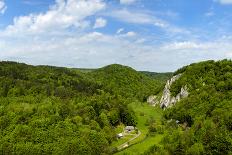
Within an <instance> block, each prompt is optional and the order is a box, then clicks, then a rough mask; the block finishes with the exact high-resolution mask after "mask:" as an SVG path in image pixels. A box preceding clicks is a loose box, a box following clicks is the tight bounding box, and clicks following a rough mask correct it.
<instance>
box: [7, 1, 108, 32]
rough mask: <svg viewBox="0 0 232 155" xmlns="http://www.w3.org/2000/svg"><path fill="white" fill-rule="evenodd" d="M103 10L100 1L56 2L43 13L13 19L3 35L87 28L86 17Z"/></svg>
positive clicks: (102, 3) (102, 4)
mask: <svg viewBox="0 0 232 155" xmlns="http://www.w3.org/2000/svg"><path fill="white" fill-rule="evenodd" d="M104 8H105V3H104V2H103V1H102V0H80V1H79V0H78V1H77V0H67V1H66V0H56V4H55V5H53V6H51V7H50V9H49V10H48V11H47V12H45V13H39V14H30V15H28V16H20V17H16V18H15V19H14V24H13V25H10V26H8V27H7V28H6V31H5V34H9V35H12V34H18V33H23V34H36V33H42V32H45V33H47V32H53V31H58V32H59V31H60V30H64V29H68V28H70V27H76V28H81V27H83V25H84V26H88V21H86V20H85V18H86V17H88V16H91V15H94V14H95V13H96V12H98V11H100V10H102V9H104Z"/></svg>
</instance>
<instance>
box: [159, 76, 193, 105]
mask: <svg viewBox="0 0 232 155" xmlns="http://www.w3.org/2000/svg"><path fill="white" fill-rule="evenodd" d="M180 77H181V74H178V75H176V76H173V77H172V78H171V79H170V80H168V81H167V83H166V85H165V88H164V90H163V95H162V97H161V100H160V107H161V108H162V109H165V108H168V107H171V106H173V105H174V104H176V102H179V101H180V100H181V99H182V98H185V97H188V95H189V93H188V88H187V86H186V85H185V86H184V87H182V88H181V91H180V93H179V94H177V96H176V97H173V96H171V92H170V88H171V85H172V84H173V82H175V81H176V80H178V79H179V78H180Z"/></svg>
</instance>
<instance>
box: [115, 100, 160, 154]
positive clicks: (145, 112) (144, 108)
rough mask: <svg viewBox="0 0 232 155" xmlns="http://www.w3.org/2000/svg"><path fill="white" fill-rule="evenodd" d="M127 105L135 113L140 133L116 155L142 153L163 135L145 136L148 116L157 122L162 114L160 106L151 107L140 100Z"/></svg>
mask: <svg viewBox="0 0 232 155" xmlns="http://www.w3.org/2000/svg"><path fill="white" fill-rule="evenodd" d="M129 106H131V107H132V108H133V110H134V111H135V114H136V116H137V118H138V124H137V127H138V129H139V130H140V131H141V133H142V134H141V135H140V136H139V137H138V138H136V139H135V140H134V141H132V142H130V145H132V146H130V147H128V148H127V149H125V150H122V151H120V152H118V153H116V155H123V154H142V153H143V152H144V151H146V150H147V149H148V148H149V147H151V146H153V145H154V144H158V143H159V142H160V140H161V139H162V137H163V135H159V134H157V135H154V136H147V134H148V126H146V122H147V120H148V119H149V118H154V119H155V120H156V122H159V121H160V119H161V116H162V110H161V109H160V108H157V107H152V106H150V105H148V104H146V103H140V102H135V103H131V104H130V105H129ZM121 144H122V143H121Z"/></svg>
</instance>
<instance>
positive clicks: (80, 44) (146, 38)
mask: <svg viewBox="0 0 232 155" xmlns="http://www.w3.org/2000/svg"><path fill="white" fill-rule="evenodd" d="M104 8H106V3H105V2H104V1H102V0H56V2H55V4H54V5H52V6H51V7H50V8H49V9H48V10H47V11H46V12H43V13H36V14H35V13H34V14H29V15H27V16H20V17H16V18H15V19H14V21H13V24H12V25H10V26H7V27H6V28H5V29H4V30H2V31H0V36H1V37H0V58H1V60H14V61H20V62H26V63H30V64H47V65H57V66H70V67H90V68H96V67H101V66H104V65H108V64H112V63H120V64H125V65H129V66H132V67H134V68H136V69H138V70H151V71H174V70H176V69H177V68H179V67H181V66H183V65H186V64H189V63H191V62H195V61H200V60H206V59H219V58H225V57H229V58H231V56H232V54H231V53H232V45H231V42H232V37H231V36H223V37H222V38H220V39H218V40H215V41H212V42H200V41H196V40H194V39H192V40H191V39H190V38H188V37H186V38H185V39H186V41H178V40H175V41H173V40H172V39H170V37H169V36H168V37H167V36H163V35H157V36H156V34H154V36H153V34H149V35H143V34H141V33H137V31H136V30H134V29H133V30H129V31H128V30H127V29H128V27H125V30H124V28H120V27H124V26H122V25H116V26H120V27H115V28H119V29H118V30H117V29H115V30H114V31H115V33H114V34H106V33H103V32H102V31H101V32H102V33H100V32H97V29H92V28H91V27H89V26H90V24H91V23H93V21H90V20H91V19H95V18H96V17H99V15H102V16H103V15H104V13H99V12H101V11H102V10H104ZM110 16H111V17H113V18H116V19H118V20H120V21H123V22H126V23H132V24H149V25H154V26H156V27H159V28H162V30H166V31H168V32H173V33H180V32H181V33H183V29H180V28H178V27H174V26H170V24H169V23H168V22H166V21H163V20H161V19H159V18H157V17H156V16H154V15H153V14H151V13H150V12H143V11H139V10H137V11H134V12H133V11H131V10H127V9H121V10H114V11H112V12H111V13H110ZM103 17H104V18H97V19H96V21H95V24H94V26H93V27H95V28H97V27H101V26H102V27H103V26H105V25H106V24H107V21H106V23H105V24H104V21H103V20H106V19H107V18H108V17H109V16H103ZM99 19H100V20H99ZM99 21H100V22H99ZM102 21H103V22H102ZM108 21H110V20H108ZM102 23H103V24H102ZM85 28H87V29H85ZM92 31H93V32H92ZM134 31H135V32H134ZM179 36H182V35H178V37H179ZM162 37H164V39H165V42H162V43H161V44H159V43H155V42H156V40H155V39H157V40H158V41H160V40H162ZM167 38H168V39H167ZM181 40H183V39H181ZM193 40H194V41H193Z"/></svg>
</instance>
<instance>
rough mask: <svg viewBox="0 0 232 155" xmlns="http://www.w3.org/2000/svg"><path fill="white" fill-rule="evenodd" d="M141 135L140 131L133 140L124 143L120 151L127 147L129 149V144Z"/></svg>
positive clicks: (119, 147)
mask: <svg viewBox="0 0 232 155" xmlns="http://www.w3.org/2000/svg"><path fill="white" fill-rule="evenodd" d="M140 135H141V132H140V131H138V134H136V135H135V136H134V137H133V138H131V139H129V140H128V141H127V142H125V143H123V144H122V145H120V146H118V150H121V149H124V148H126V147H129V142H131V141H133V140H135V139H136V138H138V137H139V136H140Z"/></svg>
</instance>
